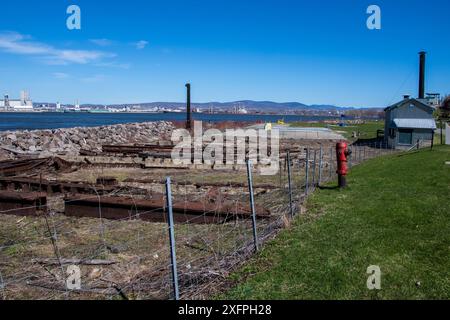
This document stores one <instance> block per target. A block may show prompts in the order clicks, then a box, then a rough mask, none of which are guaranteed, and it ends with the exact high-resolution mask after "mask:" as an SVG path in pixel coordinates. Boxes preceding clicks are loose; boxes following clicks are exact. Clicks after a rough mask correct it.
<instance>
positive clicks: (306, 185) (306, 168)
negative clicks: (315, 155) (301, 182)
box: [305, 148, 309, 195]
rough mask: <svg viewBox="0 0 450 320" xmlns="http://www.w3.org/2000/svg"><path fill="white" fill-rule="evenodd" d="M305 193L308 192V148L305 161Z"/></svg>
mask: <svg viewBox="0 0 450 320" xmlns="http://www.w3.org/2000/svg"><path fill="white" fill-rule="evenodd" d="M305 171H306V173H305V180H306V182H305V193H306V195H308V193H309V148H306V162H305Z"/></svg>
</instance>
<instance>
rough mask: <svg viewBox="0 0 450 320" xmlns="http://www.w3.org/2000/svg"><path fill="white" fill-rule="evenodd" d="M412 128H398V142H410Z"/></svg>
mask: <svg viewBox="0 0 450 320" xmlns="http://www.w3.org/2000/svg"><path fill="white" fill-rule="evenodd" d="M412 133H413V131H412V130H399V131H398V143H399V144H407V145H411V144H412Z"/></svg>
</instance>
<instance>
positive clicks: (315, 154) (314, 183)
mask: <svg viewBox="0 0 450 320" xmlns="http://www.w3.org/2000/svg"><path fill="white" fill-rule="evenodd" d="M316 163H317V150H314V165H313V171H312V186H313V188H316Z"/></svg>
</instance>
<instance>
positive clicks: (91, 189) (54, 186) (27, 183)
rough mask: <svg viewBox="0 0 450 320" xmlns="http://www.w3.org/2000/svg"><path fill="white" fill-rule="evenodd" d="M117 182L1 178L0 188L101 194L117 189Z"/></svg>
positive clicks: (55, 192)
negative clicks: (93, 182) (92, 182)
mask: <svg viewBox="0 0 450 320" xmlns="http://www.w3.org/2000/svg"><path fill="white" fill-rule="evenodd" d="M117 188H118V186H117V185H115V184H112V185H111V184H97V185H92V184H86V183H73V182H55V181H49V180H44V179H31V178H0V189H1V190H8V191H22V192H45V193H47V194H49V195H51V194H57V193H83V194H96V192H98V193H100V194H105V193H110V192H112V191H114V190H117ZM2 193H3V191H2Z"/></svg>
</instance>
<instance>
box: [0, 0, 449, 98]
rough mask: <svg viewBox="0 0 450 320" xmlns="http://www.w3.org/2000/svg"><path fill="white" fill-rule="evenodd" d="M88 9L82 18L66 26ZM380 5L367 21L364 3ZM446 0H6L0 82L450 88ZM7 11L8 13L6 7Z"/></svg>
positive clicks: (207, 90) (11, 86)
mask: <svg viewBox="0 0 450 320" xmlns="http://www.w3.org/2000/svg"><path fill="white" fill-rule="evenodd" d="M71 4H76V5H78V6H79V7H80V8H81V18H82V29H81V30H74V31H70V30H68V29H67V28H66V19H67V17H68V15H67V14H66V9H67V7H68V6H69V5H71ZM371 4H376V5H379V6H380V8H381V17H382V29H381V30H368V29H367V27H366V20H367V18H368V14H366V9H367V7H368V6H369V5H371ZM448 12H450V2H449V1H448V0H428V1H426V2H425V1H418V0H395V1H392V0H389V1H379V0H377V1H375V0H374V1H365V0H341V1H336V0H329V1H324V0H318V1H300V0H297V1H288V0H277V1H275V0H271V1H266V0H259V1H253V0H240V1H235V0H227V1H225V0H223V1H222V0H197V1H195V0H183V1H179V0H164V1H162V0H161V1H152V0H128V1H120V0H118V1H106V0H96V1H92V0H91V1H89V0H71V1H66V0H58V1H50V0H47V1H38V0H33V1H31V0H30V1H3V2H2V6H1V14H2V19H0V93H1V94H3V93H9V94H10V96H13V97H17V96H18V95H19V91H20V90H22V89H27V90H28V91H29V92H30V94H31V97H32V98H33V100H35V101H53V102H56V101H61V102H63V103H74V101H75V100H76V99H80V101H81V102H82V103H104V104H110V103H138V102H151V101H184V100H185V91H184V84H185V83H186V82H187V81H190V82H191V83H192V95H193V100H194V101H195V102H208V101H235V100H242V99H252V100H271V101H278V102H287V101H298V102H303V103H307V104H335V105H340V106H369V107H379V106H386V105H388V104H390V103H392V102H395V101H396V100H398V99H400V97H401V95H402V94H404V93H409V94H412V95H417V82H418V80H417V69H418V56H417V53H418V51H420V50H426V51H427V52H428V53H429V54H428V60H427V63H428V69H427V72H428V74H427V91H433V92H440V93H449V91H450V90H449V88H450V77H449V74H450V41H449V36H448V34H449V31H450V19H449V17H448ZM5 17H11V19H9V18H5Z"/></svg>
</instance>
